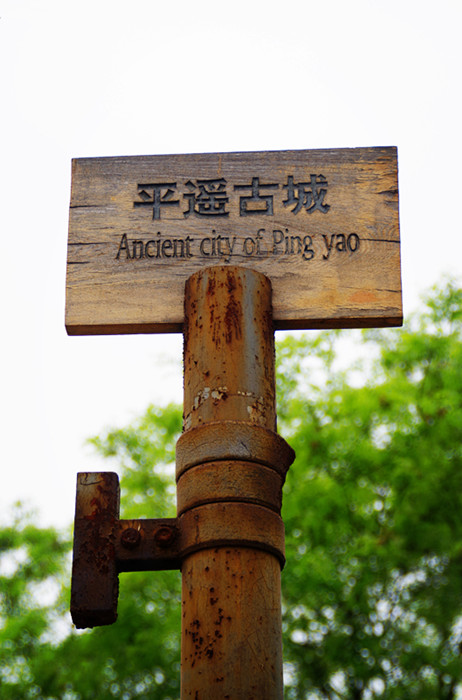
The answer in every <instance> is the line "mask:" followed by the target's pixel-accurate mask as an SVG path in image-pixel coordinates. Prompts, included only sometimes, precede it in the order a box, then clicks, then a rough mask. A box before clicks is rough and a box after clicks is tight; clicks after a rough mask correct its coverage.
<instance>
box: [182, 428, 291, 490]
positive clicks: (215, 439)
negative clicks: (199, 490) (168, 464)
mask: <svg viewBox="0 0 462 700" xmlns="http://www.w3.org/2000/svg"><path fill="white" fill-rule="evenodd" d="M233 459H237V460H241V461H244V462H256V463H258V464H263V465H264V466H266V467H269V468H270V469H274V470H275V471H277V472H278V473H279V474H280V475H281V476H282V478H283V479H284V478H285V475H286V473H287V470H288V469H289V467H290V465H291V464H292V462H293V461H294V459H295V452H294V451H293V449H292V448H291V447H290V445H288V444H287V442H286V441H285V440H284V439H283V438H282V437H281V436H280V435H278V434H277V433H274V432H273V431H272V430H268V429H267V428H264V427H262V426H260V425H254V424H252V423H245V422H243V421H220V422H217V423H207V424H206V425H202V426H200V427H198V428H193V429H192V430H188V431H186V432H185V433H183V434H182V435H181V436H180V438H179V440H178V442H177V446H176V478H177V481H178V479H179V478H180V476H181V475H182V474H183V473H184V472H185V471H186V470H187V469H190V468H191V467H194V466H196V465H198V464H204V463H206V462H216V461H219V460H233Z"/></svg>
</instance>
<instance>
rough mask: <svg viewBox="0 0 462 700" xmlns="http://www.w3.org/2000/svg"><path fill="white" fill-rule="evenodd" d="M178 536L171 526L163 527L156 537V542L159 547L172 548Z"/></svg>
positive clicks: (157, 531)
mask: <svg viewBox="0 0 462 700" xmlns="http://www.w3.org/2000/svg"><path fill="white" fill-rule="evenodd" d="M175 536H176V532H175V529H174V528H173V527H170V526H169V525H162V527H160V528H159V529H158V530H156V533H155V535H154V540H155V542H156V544H157V545H159V547H163V548H165V547H170V545H171V544H172V543H173V541H174V539H175Z"/></svg>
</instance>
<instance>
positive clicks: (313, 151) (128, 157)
mask: <svg viewBox="0 0 462 700" xmlns="http://www.w3.org/2000/svg"><path fill="white" fill-rule="evenodd" d="M384 151H389V152H390V153H395V154H397V151H398V147H397V146H347V147H344V148H342V147H339V148H300V149H279V150H269V151H203V152H191V153H155V154H147V155H146V154H144V155H143V154H138V155H118V156H82V157H80V156H78V157H75V158H72V162H77V161H78V162H83V161H92V162H94V161H107V160H120V161H125V160H132V159H137V158H159V159H161V158H162V159H165V158H185V157H187V158H197V157H203V156H210V157H213V156H233V157H239V156H241V157H242V156H245V157H248V156H261V155H263V154H266V155H284V154H285V155H291V154H294V155H296V154H298V155H299V154H302V153H311V154H319V155H321V154H328V153H329V154H335V153H339V154H340V153H353V152H356V153H360V152H362V153H373V152H375V153H377V152H384Z"/></svg>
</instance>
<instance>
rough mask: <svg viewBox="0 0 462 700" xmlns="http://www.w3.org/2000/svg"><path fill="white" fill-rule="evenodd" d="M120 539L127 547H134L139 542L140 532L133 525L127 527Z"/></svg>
mask: <svg viewBox="0 0 462 700" xmlns="http://www.w3.org/2000/svg"><path fill="white" fill-rule="evenodd" d="M120 541H121V542H122V544H123V546H124V547H126V548H127V549H135V547H137V546H138V545H139V543H140V542H141V533H140V531H139V530H135V528H134V527H128V528H127V529H126V530H124V531H123V532H122V535H121V536H120Z"/></svg>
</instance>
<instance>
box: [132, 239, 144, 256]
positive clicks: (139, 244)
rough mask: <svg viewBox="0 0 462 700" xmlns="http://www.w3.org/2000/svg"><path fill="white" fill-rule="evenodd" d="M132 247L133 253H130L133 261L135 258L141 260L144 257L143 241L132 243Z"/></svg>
mask: <svg viewBox="0 0 462 700" xmlns="http://www.w3.org/2000/svg"><path fill="white" fill-rule="evenodd" d="M132 247H133V252H132V258H133V259H134V260H135V259H136V258H139V259H140V260H141V258H143V257H144V243H143V241H132ZM137 251H139V255H137Z"/></svg>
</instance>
